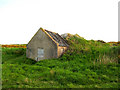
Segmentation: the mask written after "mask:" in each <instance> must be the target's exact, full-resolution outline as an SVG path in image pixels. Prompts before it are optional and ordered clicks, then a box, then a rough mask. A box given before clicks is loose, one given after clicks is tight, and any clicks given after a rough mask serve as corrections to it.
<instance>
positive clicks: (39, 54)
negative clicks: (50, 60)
mask: <svg viewBox="0 0 120 90" xmlns="http://www.w3.org/2000/svg"><path fill="white" fill-rule="evenodd" d="M38 57H44V49H43V48H38Z"/></svg>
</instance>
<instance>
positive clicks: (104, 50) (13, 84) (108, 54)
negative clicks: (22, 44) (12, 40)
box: [2, 35, 120, 88]
mask: <svg viewBox="0 0 120 90" xmlns="http://www.w3.org/2000/svg"><path fill="white" fill-rule="evenodd" d="M66 40H67V42H68V43H69V45H70V46H69V49H68V50H67V51H66V52H65V54H64V55H62V57H60V58H58V59H49V60H41V61H39V62H35V61H34V60H31V59H28V58H26V54H25V49H22V48H18V49H15V48H3V49H2V53H3V54H2V63H3V64H2V67H3V68H2V84H3V88H119V84H120V83H119V82H118V79H119V75H120V72H119V70H118V68H119V67H120V65H119V60H120V58H119V52H118V51H120V47H119V46H113V45H111V44H109V43H102V42H99V41H94V40H89V41H88V40H85V39H84V38H82V37H80V36H78V35H68V37H67V38H66Z"/></svg>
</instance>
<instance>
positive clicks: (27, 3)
mask: <svg viewBox="0 0 120 90" xmlns="http://www.w3.org/2000/svg"><path fill="white" fill-rule="evenodd" d="M118 1H119V0H0V44H27V43H28V42H29V40H30V39H31V38H32V36H33V35H34V34H35V33H36V32H37V30H38V29H39V28H40V27H43V28H44V29H47V30H50V31H53V32H57V33H59V34H63V33H71V34H76V33H77V34H79V35H80V36H82V37H84V38H85V39H87V40H91V39H93V40H104V41H106V42H109V41H118Z"/></svg>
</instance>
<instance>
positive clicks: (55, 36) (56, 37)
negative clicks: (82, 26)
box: [45, 30, 68, 47]
mask: <svg viewBox="0 0 120 90" xmlns="http://www.w3.org/2000/svg"><path fill="white" fill-rule="evenodd" d="M45 32H47V33H48V34H49V35H50V36H51V37H52V38H53V39H54V40H55V41H56V42H57V43H58V44H59V46H67V47H68V44H67V42H66V41H65V40H64V39H63V38H62V37H61V36H60V35H59V34H58V33H54V32H51V31H48V30H45Z"/></svg>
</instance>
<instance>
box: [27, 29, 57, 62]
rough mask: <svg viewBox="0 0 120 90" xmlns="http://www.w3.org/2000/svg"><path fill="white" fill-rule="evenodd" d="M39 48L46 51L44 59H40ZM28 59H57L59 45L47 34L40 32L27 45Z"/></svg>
mask: <svg viewBox="0 0 120 90" xmlns="http://www.w3.org/2000/svg"><path fill="white" fill-rule="evenodd" d="M38 48H43V49H44V57H41V58H40V57H38ZM26 57H27V58H31V59H34V60H36V61H39V60H42V59H50V58H57V45H56V43H55V42H54V41H52V40H51V38H50V37H49V36H48V35H46V34H45V32H43V31H42V30H38V32H37V33H36V34H35V35H34V37H33V38H32V39H31V41H30V42H29V43H28V45H27V49H26Z"/></svg>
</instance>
